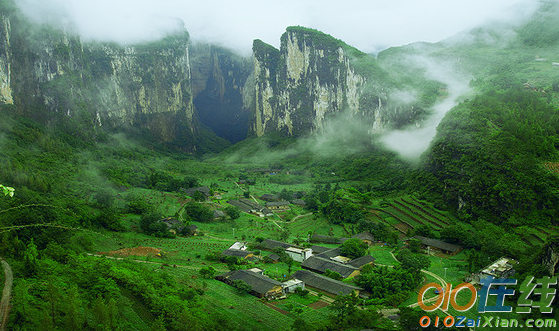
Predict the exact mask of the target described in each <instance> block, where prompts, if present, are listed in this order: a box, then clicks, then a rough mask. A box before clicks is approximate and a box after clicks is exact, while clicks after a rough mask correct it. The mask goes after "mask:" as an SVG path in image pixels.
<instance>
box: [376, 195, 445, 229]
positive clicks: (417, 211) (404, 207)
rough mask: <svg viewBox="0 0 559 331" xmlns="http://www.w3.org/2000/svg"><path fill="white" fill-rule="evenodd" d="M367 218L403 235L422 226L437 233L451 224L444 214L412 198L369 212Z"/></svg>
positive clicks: (406, 197)
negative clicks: (369, 217)
mask: <svg viewBox="0 0 559 331" xmlns="http://www.w3.org/2000/svg"><path fill="white" fill-rule="evenodd" d="M369 216H371V217H372V218H373V220H376V221H378V222H380V223H383V224H385V225H388V226H391V227H393V228H395V229H396V230H398V231H399V232H400V233H403V234H406V233H407V231H408V230H409V229H414V228H416V227H418V226H422V225H425V226H427V227H429V228H432V229H433V230H437V231H439V230H442V229H443V228H445V227H446V226H448V225H449V224H451V223H452V221H451V219H450V218H449V216H447V215H445V214H444V212H441V211H439V210H437V209H436V208H434V207H432V206H430V205H429V204H428V203H425V202H422V201H419V200H418V199H416V198H415V197H412V196H403V197H399V198H396V199H394V200H392V201H391V202H390V203H389V204H388V205H387V206H385V207H382V208H380V209H373V210H370V213H369Z"/></svg>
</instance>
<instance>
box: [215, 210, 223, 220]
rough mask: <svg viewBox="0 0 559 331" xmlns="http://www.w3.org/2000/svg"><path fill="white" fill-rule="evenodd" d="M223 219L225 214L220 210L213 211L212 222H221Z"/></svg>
mask: <svg viewBox="0 0 559 331" xmlns="http://www.w3.org/2000/svg"><path fill="white" fill-rule="evenodd" d="M223 219H225V213H224V212H223V211H221V210H217V209H216V210H214V220H223Z"/></svg>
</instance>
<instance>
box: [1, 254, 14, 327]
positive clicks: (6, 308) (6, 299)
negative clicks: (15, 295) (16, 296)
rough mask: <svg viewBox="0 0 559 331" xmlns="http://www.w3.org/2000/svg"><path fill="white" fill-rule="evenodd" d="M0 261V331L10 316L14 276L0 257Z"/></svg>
mask: <svg viewBox="0 0 559 331" xmlns="http://www.w3.org/2000/svg"><path fill="white" fill-rule="evenodd" d="M0 262H2V266H3V267H4V276H5V280H4V290H3V291H2V301H0V331H4V330H6V325H7V324H8V317H9V316H10V300H11V296H12V284H13V282H14V277H13V274H12V268H11V267H10V265H9V264H8V262H6V260H4V259H3V258H1V257H0Z"/></svg>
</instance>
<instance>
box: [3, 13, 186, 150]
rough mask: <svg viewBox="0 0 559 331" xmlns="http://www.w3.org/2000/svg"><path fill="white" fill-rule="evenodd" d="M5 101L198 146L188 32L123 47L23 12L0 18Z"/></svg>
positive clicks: (50, 117) (47, 117) (50, 116)
mask: <svg viewBox="0 0 559 331" xmlns="http://www.w3.org/2000/svg"><path fill="white" fill-rule="evenodd" d="M0 23H1V24H0V102H2V103H11V102H15V104H16V106H17V107H18V109H19V110H20V111H21V112H22V113H26V114H27V115H29V116H33V117H35V118H38V119H40V120H43V121H46V122H53V121H62V122H67V121H70V122H72V125H81V126H82V127H89V128H91V127H107V126H108V127H121V126H135V127H138V128H141V129H147V130H148V132H149V133H150V134H151V135H152V137H153V138H155V139H156V140H158V141H161V142H180V143H179V144H180V145H181V147H183V148H186V149H189V150H194V149H195V146H194V143H193V139H192V138H193V137H194V135H195V131H196V125H195V123H196V118H195V113H194V107H193V103H192V92H191V78H190V63H189V49H188V46H187V44H188V34H187V33H186V32H184V33H181V34H177V35H174V36H170V37H167V38H165V39H164V40H162V41H158V42H153V43H147V44H140V45H130V46H120V45H116V44H109V43H103V44H99V43H84V42H82V41H81V40H80V39H79V37H77V36H75V35H72V34H69V33H66V32H64V31H59V30H55V29H52V28H49V27H46V26H42V27H34V26H30V25H29V23H28V22H26V21H25V20H24V19H23V18H21V17H19V16H18V15H12V16H11V17H9V16H3V17H2V18H1V19H0Z"/></svg>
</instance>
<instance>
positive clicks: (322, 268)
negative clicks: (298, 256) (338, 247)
mask: <svg viewBox="0 0 559 331" xmlns="http://www.w3.org/2000/svg"><path fill="white" fill-rule="evenodd" d="M301 267H303V268H305V269H310V270H314V271H317V272H320V273H324V272H326V270H330V271H333V272H337V273H339V274H340V275H341V276H342V277H343V278H347V277H349V276H350V275H351V274H352V273H353V272H355V271H356V270H359V269H358V268H356V267H354V266H352V265H348V264H342V263H339V262H336V261H332V260H330V259H328V258H323V257H319V256H316V255H313V256H311V257H309V258H308V259H307V260H305V261H304V262H303V263H301Z"/></svg>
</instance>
